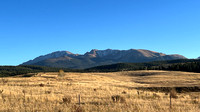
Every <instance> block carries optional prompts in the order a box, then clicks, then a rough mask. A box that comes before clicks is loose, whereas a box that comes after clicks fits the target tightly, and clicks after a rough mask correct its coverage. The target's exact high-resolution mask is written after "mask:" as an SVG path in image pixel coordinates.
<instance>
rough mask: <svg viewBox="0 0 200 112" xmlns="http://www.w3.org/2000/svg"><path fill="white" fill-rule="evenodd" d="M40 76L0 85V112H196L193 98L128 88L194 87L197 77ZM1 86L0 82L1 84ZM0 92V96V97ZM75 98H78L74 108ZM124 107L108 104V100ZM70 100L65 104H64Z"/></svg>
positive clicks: (151, 74) (155, 74)
mask: <svg viewBox="0 0 200 112" xmlns="http://www.w3.org/2000/svg"><path fill="white" fill-rule="evenodd" d="M58 74H59V73H40V74H38V75H36V76H34V77H28V78H22V77H9V78H3V79H0V105H1V106H0V111H2V112H4V111H6V112H82V111H85V112H198V111H200V105H199V103H200V102H199V96H200V95H199V93H198V92H196V93H181V94H180V93H179V94H178V99H172V109H169V94H168V95H166V94H165V93H161V92H157V93H156V92H150V91H142V90H136V89H134V87H163V86H164V87H177V86H178V87H181V86H183V87H185V86H188V87H189V86H199V84H200V81H199V80H200V74H198V73H187V72H168V71H129V72H126V71H125V72H113V73H65V76H63V77H59V76H58ZM6 80H7V82H3V81H6ZM1 90H2V93H1ZM79 95H80V96H81V99H80V105H79ZM116 95H118V96H120V97H122V98H123V99H124V100H125V101H123V102H120V101H119V102H116V101H115V102H113V99H112V97H113V96H116ZM69 100H70V101H69Z"/></svg>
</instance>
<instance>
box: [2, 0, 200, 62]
mask: <svg viewBox="0 0 200 112" xmlns="http://www.w3.org/2000/svg"><path fill="white" fill-rule="evenodd" d="M199 43H200V1H199V0H0V65H18V64H21V63H23V62H26V61H28V60H30V59H34V58H35V57H38V56H40V55H45V54H48V53H51V52H54V51H63V50H64V51H70V52H72V53H75V54H77V53H78V54H84V53H85V52H87V51H90V50H91V49H99V50H104V49H108V48H109V49H120V50H128V49H148V50H152V51H157V52H162V53H165V54H180V55H183V56H185V57H187V58H197V57H199V56H200V44H199Z"/></svg>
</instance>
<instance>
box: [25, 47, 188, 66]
mask: <svg viewBox="0 0 200 112" xmlns="http://www.w3.org/2000/svg"><path fill="white" fill-rule="evenodd" d="M174 59H186V58H185V57H184V56H182V55H178V54H175V55H166V54H163V53H158V52H155V51H150V50H143V49H130V50H113V49H106V50H97V49H93V50H91V51H90V52H86V53H85V54H83V55H81V54H73V53H71V52H69V51H57V52H53V53H50V54H47V55H43V56H39V57H37V58H35V59H33V60H30V61H28V62H25V63H23V64H22V65H40V66H49V67H60V68H62V67H63V68H78V69H84V68H90V67H94V66H100V65H108V64H115V63H141V62H151V61H163V60H174Z"/></svg>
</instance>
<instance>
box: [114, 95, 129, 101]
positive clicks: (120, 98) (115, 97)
mask: <svg viewBox="0 0 200 112" xmlns="http://www.w3.org/2000/svg"><path fill="white" fill-rule="evenodd" d="M111 99H112V100H113V102H114V103H117V102H120V103H124V102H126V100H125V98H124V97H122V96H120V95H114V96H111Z"/></svg>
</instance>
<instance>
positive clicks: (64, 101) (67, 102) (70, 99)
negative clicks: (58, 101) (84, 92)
mask: <svg viewBox="0 0 200 112" xmlns="http://www.w3.org/2000/svg"><path fill="white" fill-rule="evenodd" d="M62 101H63V103H65V104H69V103H71V101H72V98H71V97H70V96H64V97H63V98H62Z"/></svg>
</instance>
